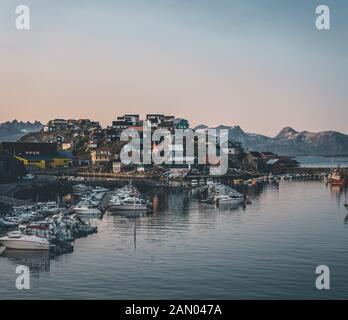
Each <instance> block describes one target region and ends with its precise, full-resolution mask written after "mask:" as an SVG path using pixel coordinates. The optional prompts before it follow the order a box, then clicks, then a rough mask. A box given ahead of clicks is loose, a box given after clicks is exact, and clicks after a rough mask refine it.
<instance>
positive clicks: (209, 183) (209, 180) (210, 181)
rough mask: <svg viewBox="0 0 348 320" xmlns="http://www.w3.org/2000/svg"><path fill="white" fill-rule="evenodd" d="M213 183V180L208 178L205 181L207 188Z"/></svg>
mask: <svg viewBox="0 0 348 320" xmlns="http://www.w3.org/2000/svg"><path fill="white" fill-rule="evenodd" d="M213 183H214V179H213V178H208V179H207V186H211V185H212V184H213Z"/></svg>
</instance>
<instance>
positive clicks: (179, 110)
mask: <svg viewBox="0 0 348 320" xmlns="http://www.w3.org/2000/svg"><path fill="white" fill-rule="evenodd" d="M324 2H325V3H324ZM324 2H322V1H314V0H282V1H279V0H253V1H251V0H250V1H246V0H98V1H97V0H95V1H89V0H74V1H72V0H59V1H53V0H21V1H13V0H1V2H0V39H1V44H0V122H3V121H7V120H13V119H15V118H16V119H18V120H25V121H26V120H30V121H33V120H40V121H42V122H46V121H47V120H49V119H51V118H91V119H93V120H97V121H100V122H101V123H102V124H103V125H108V124H111V121H112V120H113V119H114V118H116V116H117V115H122V114H124V113H140V114H142V115H144V114H146V113H165V114H173V115H175V116H177V117H183V118H187V119H189V120H190V123H191V124H192V125H198V124H201V123H204V124H207V125H212V126H213V125H219V124H226V125H240V126H241V127H242V128H243V129H244V130H246V131H249V132H257V133H263V134H266V135H271V136H274V135H275V134H277V133H278V131H279V130H280V129H281V128H283V127H285V126H291V127H293V128H295V129H297V130H308V131H322V130H330V129H332V130H337V131H342V132H344V133H348V126H347V120H348V104H347V97H348V90H347V89H348V2H347V1H346V0H331V1H324ZM19 4H26V5H28V6H29V7H30V9H31V30H30V31H19V30H17V29H16V28H15V18H16V16H15V8H16V5H19ZM319 4H328V5H329V6H330V9H331V30H326V31H318V30H317V29H316V28H315V19H316V14H315V8H316V6H317V5H319Z"/></svg>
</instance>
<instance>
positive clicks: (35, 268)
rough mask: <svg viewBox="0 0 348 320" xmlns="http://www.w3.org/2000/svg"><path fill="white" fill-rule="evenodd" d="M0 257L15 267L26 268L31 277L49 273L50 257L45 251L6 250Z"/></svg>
mask: <svg viewBox="0 0 348 320" xmlns="http://www.w3.org/2000/svg"><path fill="white" fill-rule="evenodd" d="M2 256H3V257H5V258H7V259H8V260H9V261H10V262H12V263H14V264H16V265H25V266H27V267H28V268H29V269H30V271H31V272H32V274H33V275H34V274H38V273H40V272H49V271H50V258H51V257H50V254H49V253H48V252H47V251H35V250H11V249H6V250H5V252H4V253H3V254H2Z"/></svg>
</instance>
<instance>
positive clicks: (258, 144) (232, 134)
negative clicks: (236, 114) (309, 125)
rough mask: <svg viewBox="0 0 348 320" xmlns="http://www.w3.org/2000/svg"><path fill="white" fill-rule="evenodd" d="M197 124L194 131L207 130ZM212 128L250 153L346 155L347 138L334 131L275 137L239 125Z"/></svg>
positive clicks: (289, 132) (285, 133)
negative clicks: (239, 143)
mask: <svg viewBox="0 0 348 320" xmlns="http://www.w3.org/2000/svg"><path fill="white" fill-rule="evenodd" d="M207 128H208V127H207V126H206V125H199V126H197V127H196V128H195V129H207ZM211 129H228V135H229V139H232V140H235V141H239V142H241V143H242V145H243V147H244V148H249V149H250V150H253V151H271V152H274V153H277V154H281V155H291V156H306V155H314V156H319V155H322V156H328V155H330V156H337V155H348V135H345V134H343V133H340V132H337V131H323V132H316V133H313V132H308V131H302V132H298V131H296V130H294V129H292V128H290V127H286V128H284V129H282V130H281V131H280V132H279V133H278V134H277V135H276V136H275V137H273V138H271V137H267V136H264V135H260V134H256V133H248V132H245V131H244V130H242V129H241V127H240V126H233V127H230V126H224V125H220V126H218V127H214V128H211Z"/></svg>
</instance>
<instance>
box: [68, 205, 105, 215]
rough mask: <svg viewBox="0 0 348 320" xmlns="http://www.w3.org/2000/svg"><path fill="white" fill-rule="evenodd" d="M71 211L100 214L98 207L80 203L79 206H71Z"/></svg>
mask: <svg viewBox="0 0 348 320" xmlns="http://www.w3.org/2000/svg"><path fill="white" fill-rule="evenodd" d="M71 209H72V211H73V212H75V213H77V214H90V215H96V216H99V215H101V214H102V213H101V211H100V210H99V209H95V208H89V207H87V206H84V205H81V206H75V207H72V208H71Z"/></svg>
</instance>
